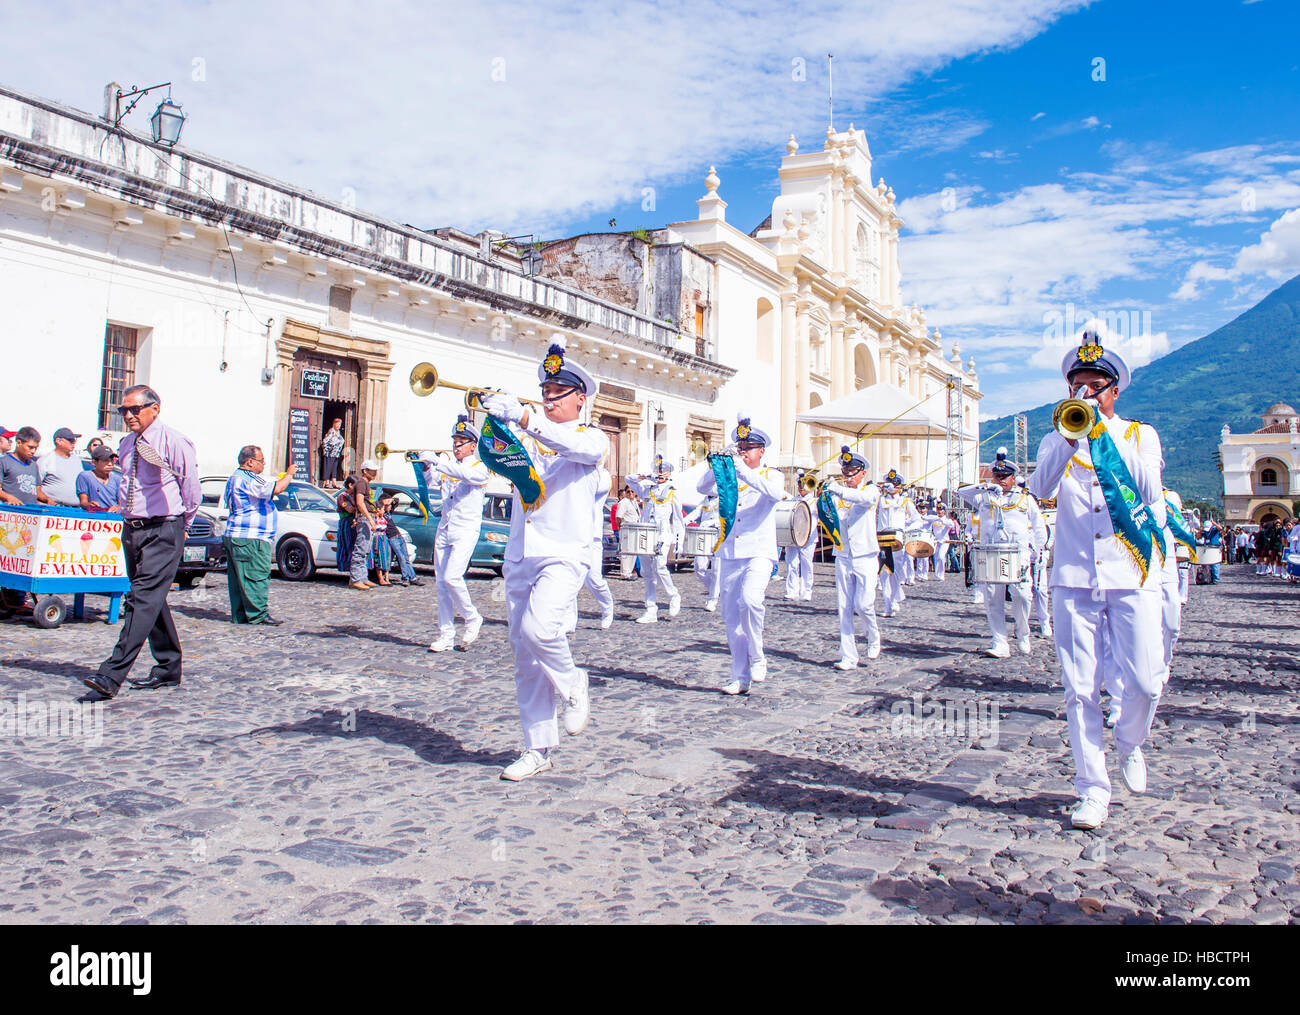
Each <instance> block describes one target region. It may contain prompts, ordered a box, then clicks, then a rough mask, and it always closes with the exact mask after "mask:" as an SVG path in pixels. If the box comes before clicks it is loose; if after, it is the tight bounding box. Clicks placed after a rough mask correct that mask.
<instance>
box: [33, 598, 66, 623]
mask: <svg viewBox="0 0 1300 1015" xmlns="http://www.w3.org/2000/svg"><path fill="white" fill-rule="evenodd" d="M67 615H68V607H67V606H66V605H65V604H64V602H63V600H62V599H60V598H59V597H58V596H42V597H41V598H40V600H38V601H37V603H36V609H35V610H33V611H32V619H33V620H35V621H36V626H37V627H44V628H52V627H58V626H59V625H60V624H62V623H63V618H64V617H66V616H67Z"/></svg>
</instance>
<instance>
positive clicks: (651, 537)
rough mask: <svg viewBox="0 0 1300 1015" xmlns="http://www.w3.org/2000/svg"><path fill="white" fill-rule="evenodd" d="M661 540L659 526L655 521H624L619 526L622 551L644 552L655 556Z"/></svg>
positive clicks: (619, 540) (619, 543)
mask: <svg viewBox="0 0 1300 1015" xmlns="http://www.w3.org/2000/svg"><path fill="white" fill-rule="evenodd" d="M657 542H659V526H658V525H656V524H655V523H654V522H624V523H623V524H622V525H620V526H619V527H618V549H619V552H620V553H643V554H647V555H648V556H651V557H653V556H654V552H655V544H656V543H657Z"/></svg>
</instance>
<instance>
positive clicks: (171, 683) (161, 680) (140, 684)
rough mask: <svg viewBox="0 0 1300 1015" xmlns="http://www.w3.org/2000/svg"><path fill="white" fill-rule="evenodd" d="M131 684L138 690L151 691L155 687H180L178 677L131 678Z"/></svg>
mask: <svg viewBox="0 0 1300 1015" xmlns="http://www.w3.org/2000/svg"><path fill="white" fill-rule="evenodd" d="M131 686H132V687H134V688H135V689H136V690H139V691H152V690H153V689H154V688H155V687H180V686H181V678H180V677H149V678H148V679H147V680H132V681H131Z"/></svg>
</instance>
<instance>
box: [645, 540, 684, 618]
mask: <svg viewBox="0 0 1300 1015" xmlns="http://www.w3.org/2000/svg"><path fill="white" fill-rule="evenodd" d="M663 547H664V548H663V552H662V553H658V554H654V555H653V556H652V555H651V554H648V553H643V554H641V577H642V578H644V579H645V604H646V606H648V607H649V606H654V605H655V590H656V588H662V589H663V590H664V595H665V596H667V597H668V598H669V599H670V600H671V599H673V598H674V597H675V596H676V595H677V586H676V585H674V584H673V575H672V572H671V571H670V570H669V569H668V543H667V541H666V540H665V542H664V544H663Z"/></svg>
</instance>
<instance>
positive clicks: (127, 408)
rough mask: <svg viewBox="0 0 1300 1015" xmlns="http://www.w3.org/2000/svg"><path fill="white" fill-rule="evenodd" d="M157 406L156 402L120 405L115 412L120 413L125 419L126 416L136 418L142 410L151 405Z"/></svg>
mask: <svg viewBox="0 0 1300 1015" xmlns="http://www.w3.org/2000/svg"><path fill="white" fill-rule="evenodd" d="M157 404H158V403H157V402H141V403H140V404H139V405H121V406H118V409H117V411H118V412H120V413H121V414H122V417H123V418H124V419H125V418H126V417H127V416H138V415H140V412H141V411H142V410H144V409H147V408H149V406H151V405H157Z"/></svg>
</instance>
